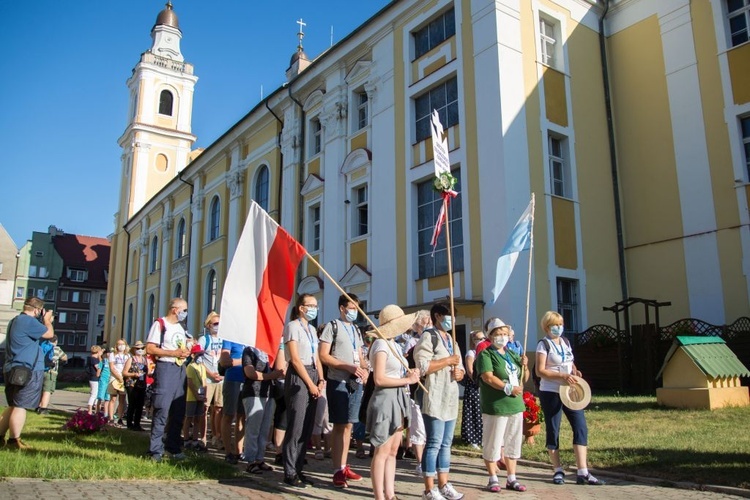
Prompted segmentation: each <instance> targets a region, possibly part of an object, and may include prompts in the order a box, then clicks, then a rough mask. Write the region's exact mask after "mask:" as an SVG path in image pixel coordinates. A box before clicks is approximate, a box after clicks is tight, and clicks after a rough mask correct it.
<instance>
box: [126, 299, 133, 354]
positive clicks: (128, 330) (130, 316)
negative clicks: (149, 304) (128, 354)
mask: <svg viewBox="0 0 750 500" xmlns="http://www.w3.org/2000/svg"><path fill="white" fill-rule="evenodd" d="M125 332H126V333H125V340H126V341H127V342H128V344H132V340H133V304H129V305H128V322H127V326H126V327H125Z"/></svg>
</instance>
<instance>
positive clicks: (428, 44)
mask: <svg viewBox="0 0 750 500" xmlns="http://www.w3.org/2000/svg"><path fill="white" fill-rule="evenodd" d="M455 34H456V12H455V11H454V10H453V9H450V10H448V11H446V12H445V13H443V14H441V15H439V16H438V17H436V18H435V19H433V20H432V21H430V23H429V24H427V25H426V26H425V27H424V28H422V29H420V30H418V31H415V32H414V33H412V36H413V37H414V59H417V58H420V57H422V56H423V55H425V54H426V53H427V52H429V51H431V50H432V49H434V48H435V47H437V46H438V45H440V44H441V43H443V42H444V41H446V40H447V39H449V38H450V37H452V36H453V35H455Z"/></svg>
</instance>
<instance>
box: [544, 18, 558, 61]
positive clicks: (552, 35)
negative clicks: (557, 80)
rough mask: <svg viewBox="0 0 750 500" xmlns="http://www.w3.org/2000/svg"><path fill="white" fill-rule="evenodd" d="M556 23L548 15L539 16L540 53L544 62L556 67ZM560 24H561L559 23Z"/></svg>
mask: <svg viewBox="0 0 750 500" xmlns="http://www.w3.org/2000/svg"><path fill="white" fill-rule="evenodd" d="M555 25H556V23H555V22H554V21H552V20H551V19H549V18H548V17H546V16H539V54H540V61H541V63H542V64H544V65H547V66H549V67H551V68H554V67H555V66H556V63H557V57H556V55H557V54H556V52H557V44H558V40H557V37H558V35H557V32H558V30H557V29H555V28H556V26H555ZM558 26H559V25H558Z"/></svg>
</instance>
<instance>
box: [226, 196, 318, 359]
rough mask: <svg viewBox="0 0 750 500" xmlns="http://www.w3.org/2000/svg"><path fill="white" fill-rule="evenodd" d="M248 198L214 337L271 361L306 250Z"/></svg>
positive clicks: (277, 345) (278, 342)
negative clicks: (253, 349) (255, 350)
mask: <svg viewBox="0 0 750 500" xmlns="http://www.w3.org/2000/svg"><path fill="white" fill-rule="evenodd" d="M306 253H307V252H306V250H305V248H304V247H303V246H302V245H300V244H299V242H298V241H297V240H295V239H294V238H292V237H291V236H290V235H289V233H287V232H286V231H285V230H284V229H283V228H282V227H281V226H279V225H278V224H277V223H276V221H274V220H273V219H272V218H271V217H270V216H269V215H268V214H267V213H266V211H265V210H263V209H262V208H260V206H259V205H258V204H257V203H255V202H254V201H251V202H250V212H249V213H248V216H247V221H246V222H245V227H244V229H243V230H242V235H241V236H240V241H239V243H238V244H237V250H235V252H234V257H233V258H232V264H231V266H230V267H229V273H228V274H227V280H226V283H225V284H224V291H223V293H222V297H221V310H220V311H219V314H221V321H220V323H219V336H220V337H222V338H223V339H224V340H230V341H232V342H237V343H238V344H243V345H246V346H254V347H257V348H258V349H260V350H261V351H263V352H265V353H266V354H268V358H269V361H270V362H271V363H273V360H274V358H275V357H276V351H277V350H278V349H279V345H280V343H281V336H282V332H283V329H284V323H285V319H286V318H285V316H286V313H287V309H288V307H289V302H290V301H291V299H292V296H293V295H294V277H295V276H294V275H295V272H296V271H297V267H298V266H299V263H300V262H301V261H302V258H303V257H304V256H305V254H306Z"/></svg>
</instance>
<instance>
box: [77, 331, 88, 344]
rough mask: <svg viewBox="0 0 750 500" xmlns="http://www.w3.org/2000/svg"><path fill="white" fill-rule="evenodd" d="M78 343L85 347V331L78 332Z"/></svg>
mask: <svg viewBox="0 0 750 500" xmlns="http://www.w3.org/2000/svg"><path fill="white" fill-rule="evenodd" d="M78 345H79V346H80V347H84V346H85V345H86V334H85V333H79V334H78Z"/></svg>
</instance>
